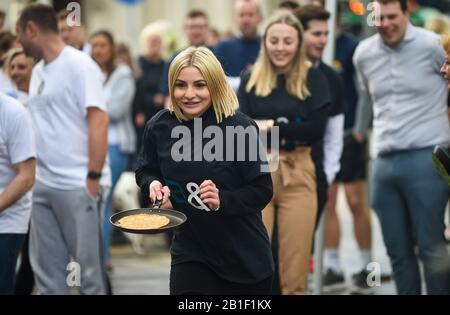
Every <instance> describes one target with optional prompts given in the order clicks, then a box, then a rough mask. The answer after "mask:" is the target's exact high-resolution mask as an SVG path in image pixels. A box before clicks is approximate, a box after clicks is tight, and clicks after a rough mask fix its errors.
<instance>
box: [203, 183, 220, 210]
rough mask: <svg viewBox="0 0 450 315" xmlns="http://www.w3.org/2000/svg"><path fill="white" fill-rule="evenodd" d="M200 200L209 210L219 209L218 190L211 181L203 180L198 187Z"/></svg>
mask: <svg viewBox="0 0 450 315" xmlns="http://www.w3.org/2000/svg"><path fill="white" fill-rule="evenodd" d="M200 199H201V200H202V201H203V203H204V204H206V205H207V206H208V208H209V209H211V210H213V211H216V210H219V207H220V199H219V189H218V188H217V187H216V185H215V184H214V183H213V181H212V180H205V181H203V183H202V184H201V185H200Z"/></svg>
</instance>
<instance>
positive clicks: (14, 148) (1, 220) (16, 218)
mask: <svg viewBox="0 0 450 315" xmlns="http://www.w3.org/2000/svg"><path fill="white" fill-rule="evenodd" d="M32 157H36V153H35V145H34V138H33V128H32V123H31V119H30V117H29V114H28V112H27V110H26V109H25V108H24V107H23V105H22V104H20V103H19V102H17V101H16V100H14V99H13V98H11V97H8V96H6V95H5V94H1V93H0V193H1V192H3V191H4V190H5V189H6V187H7V186H8V185H9V184H10V183H11V181H12V180H13V179H14V177H15V176H16V170H15V168H14V165H15V164H18V163H21V162H24V161H26V160H28V159H29V158H32ZM30 214H31V191H29V192H27V193H26V194H25V195H24V196H22V198H20V199H19V200H18V201H17V202H16V203H14V204H13V205H12V206H10V207H9V208H7V209H6V210H4V211H2V212H0V233H1V234H5V233H11V234H16V233H17V234H25V233H27V231H28V222H29V220H30Z"/></svg>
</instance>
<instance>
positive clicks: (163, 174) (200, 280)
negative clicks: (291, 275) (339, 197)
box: [136, 47, 274, 294]
mask: <svg viewBox="0 0 450 315" xmlns="http://www.w3.org/2000/svg"><path fill="white" fill-rule="evenodd" d="M168 83H169V92H170V98H171V103H172V104H173V105H172V107H171V108H170V109H164V110H161V111H160V112H159V113H157V114H156V115H155V116H154V117H153V118H152V119H151V120H150V121H149V122H148V123H147V125H146V128H145V131H144V137H143V150H142V152H141V156H140V161H139V167H138V169H137V170H136V182H137V183H138V185H139V186H140V187H141V191H142V192H143V193H144V194H145V195H146V196H148V197H149V198H150V200H151V201H155V200H162V207H163V208H169V209H170V208H173V209H176V210H178V211H182V212H184V213H185V214H186V215H187V217H188V220H187V222H186V223H185V225H184V226H183V227H182V228H181V229H179V230H176V231H175V232H174V238H173V242H172V247H171V255H172V264H171V266H172V267H171V273H170V293H171V294H268V293H270V289H271V283H272V274H273V268H274V266H273V258H272V253H271V249H270V243H269V238H268V235H267V231H266V229H265V227H264V224H263V222H262V216H261V210H262V209H264V207H265V206H266V205H267V204H268V203H269V201H270V199H271V198H272V181H271V177H270V174H269V173H264V172H263V171H262V168H261V166H262V159H261V158H257V159H256V160H255V159H254V160H251V159H249V158H246V159H244V160H243V161H242V159H241V160H238V159H237V155H238V153H242V152H245V153H246V154H245V156H246V157H247V156H249V155H250V153H251V152H249V150H248V148H249V147H250V146H245V147H239V148H238V147H237V143H239V137H240V136H243V137H246V134H241V133H239V132H237V133H236V135H237V137H238V139H237V140H236V141H233V140H234V135H232V136H231V137H232V139H231V138H230V137H229V134H228V133H227V130H229V129H230V128H234V127H243V128H242V129H244V128H245V129H246V130H250V134H253V135H254V136H256V137H253V141H255V139H256V141H257V139H258V136H257V135H258V133H257V126H256V124H255V123H254V122H253V121H252V120H251V119H249V118H248V117H247V116H245V115H243V114H242V113H240V112H237V111H236V110H237V107H238V100H237V97H236V95H235V93H234V92H233V89H232V88H231V86H230V85H229V83H228V82H227V79H226V77H225V74H224V71H223V69H222V67H221V65H220V63H219V61H218V60H217V59H216V57H215V56H214V55H213V54H212V52H211V51H210V50H209V49H208V48H205V47H198V48H194V47H190V48H188V49H186V50H184V51H182V52H181V53H180V54H179V55H177V57H176V58H175V59H174V60H173V61H172V63H171V66H170V69H169V82H168ZM251 130H253V131H254V132H253V133H252V132H251ZM212 131H214V132H212ZM208 134H209V135H208ZM241 140H242V139H241ZM249 141H252V137H250V140H249ZM230 143H231V144H232V145H233V147H230V146H229V145H230ZM211 145H213V146H214V147H215V149H214V150H212V151H211V150H209V149H211ZM238 150H239V152H238ZM231 151H232V154H231V155H230V152H231ZM212 155H214V156H212Z"/></svg>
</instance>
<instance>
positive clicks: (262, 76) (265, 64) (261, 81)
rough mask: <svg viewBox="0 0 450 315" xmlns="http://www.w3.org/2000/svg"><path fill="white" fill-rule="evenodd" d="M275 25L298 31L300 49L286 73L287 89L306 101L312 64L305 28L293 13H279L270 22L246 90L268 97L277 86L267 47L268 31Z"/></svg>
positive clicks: (275, 73) (275, 74) (274, 70)
mask: <svg viewBox="0 0 450 315" xmlns="http://www.w3.org/2000/svg"><path fill="white" fill-rule="evenodd" d="M274 24H286V25H289V26H292V27H293V28H295V29H296V30H297V33H298V39H299V47H298V50H297V53H296V55H295V56H294V58H293V59H292V64H291V65H290V69H289V70H288V71H287V73H286V89H287V90H288V92H289V93H290V94H292V95H294V96H296V97H298V98H299V99H301V100H304V99H305V98H306V97H308V96H309V95H310V93H309V90H308V86H307V78H308V72H309V69H310V68H311V63H310V62H309V61H308V60H307V58H306V53H305V47H304V44H303V27H302V25H301V24H300V22H299V21H298V19H297V18H296V17H295V16H294V15H293V14H292V13H284V12H282V13H278V14H276V15H274V16H272V17H271V18H270V20H269V21H268V24H267V26H266V28H265V30H264V36H263V39H262V40H263V43H262V44H261V49H260V51H259V56H258V59H257V60H256V63H255V65H254V66H253V69H252V73H251V75H250V79H249V81H248V83H247V86H246V88H245V90H246V91H247V92H250V90H251V89H252V88H253V87H254V88H255V94H256V95H258V96H267V95H269V94H270V93H271V92H272V90H273V89H274V88H275V87H276V85H277V72H276V69H275V66H274V65H273V63H272V61H271V60H270V58H269V55H268V53H267V47H266V37H267V31H268V30H269V28H270V27H271V26H272V25H274Z"/></svg>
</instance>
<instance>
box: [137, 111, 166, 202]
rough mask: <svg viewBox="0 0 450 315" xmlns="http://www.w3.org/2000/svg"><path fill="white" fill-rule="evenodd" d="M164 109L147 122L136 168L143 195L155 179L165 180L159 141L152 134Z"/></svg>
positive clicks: (147, 192)
mask: <svg viewBox="0 0 450 315" xmlns="http://www.w3.org/2000/svg"><path fill="white" fill-rule="evenodd" d="M164 112H165V111H164V110H162V111H160V112H159V115H155V116H154V117H153V118H152V119H151V120H150V121H148V122H147V124H146V126H145V130H144V136H143V140H142V148H141V152H140V153H139V157H138V162H137V163H138V164H137V165H138V166H137V168H136V170H135V173H136V184H137V185H138V186H139V187H140V188H141V193H142V194H143V196H148V194H149V186H150V183H151V182H152V181H154V180H157V181H160V182H161V183H163V184H164V182H163V176H162V173H161V169H160V167H159V162H158V154H157V151H156V149H155V148H156V147H157V143H156V140H155V138H154V135H153V134H152V127H153V126H154V123H155V121H156V120H157V119H158V118H159V117H160V116H161V115H162V114H163V113H164Z"/></svg>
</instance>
